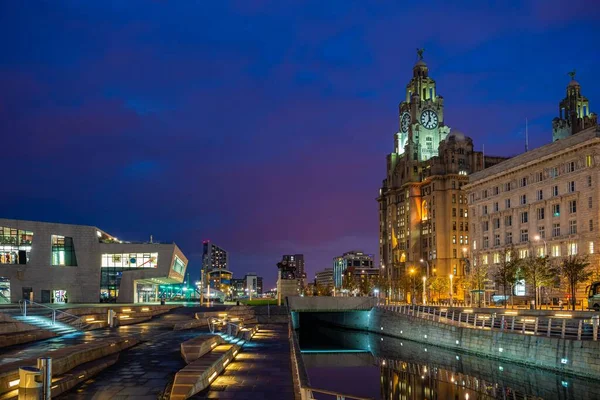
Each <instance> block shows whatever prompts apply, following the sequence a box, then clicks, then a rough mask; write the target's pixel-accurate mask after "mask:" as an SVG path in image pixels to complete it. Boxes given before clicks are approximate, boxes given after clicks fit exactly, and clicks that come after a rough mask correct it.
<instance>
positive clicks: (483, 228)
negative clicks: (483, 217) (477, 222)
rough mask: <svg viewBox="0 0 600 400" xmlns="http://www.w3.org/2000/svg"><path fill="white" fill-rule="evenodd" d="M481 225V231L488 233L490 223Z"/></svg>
mask: <svg viewBox="0 0 600 400" xmlns="http://www.w3.org/2000/svg"><path fill="white" fill-rule="evenodd" d="M481 225H482V230H483V231H484V232H485V231H489V230H490V222H489V221H483V222H482V223H481Z"/></svg>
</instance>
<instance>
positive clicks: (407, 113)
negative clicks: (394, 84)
mask: <svg viewBox="0 0 600 400" xmlns="http://www.w3.org/2000/svg"><path fill="white" fill-rule="evenodd" d="M424 51H425V49H417V58H418V59H417V62H416V63H415V65H414V66H413V76H412V79H411V80H410V81H409V82H408V84H407V85H406V97H405V100H404V101H402V102H401V103H400V105H399V107H398V109H399V118H400V130H399V132H398V133H396V135H395V136H396V137H395V141H396V152H397V153H398V154H403V153H404V152H405V151H406V150H405V147H406V146H407V145H410V146H409V147H411V151H410V153H409V155H410V156H411V157H413V158H415V159H416V160H418V161H424V160H428V159H429V158H431V157H433V156H436V155H437V154H438V148H439V144H440V142H441V141H442V140H444V139H445V138H446V136H448V134H449V133H450V128H449V127H447V126H446V125H445V124H444V99H443V98H442V96H438V94H437V92H436V85H435V81H434V80H433V79H432V78H430V77H429V68H428V67H427V64H426V63H425V61H423V53H424Z"/></svg>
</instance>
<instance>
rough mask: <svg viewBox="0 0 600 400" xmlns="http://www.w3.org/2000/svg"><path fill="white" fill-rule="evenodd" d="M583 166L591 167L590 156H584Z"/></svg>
mask: <svg viewBox="0 0 600 400" xmlns="http://www.w3.org/2000/svg"><path fill="white" fill-rule="evenodd" d="M585 166H586V167H591V166H592V156H591V155H587V156H585Z"/></svg>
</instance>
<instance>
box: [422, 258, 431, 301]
mask: <svg viewBox="0 0 600 400" xmlns="http://www.w3.org/2000/svg"><path fill="white" fill-rule="evenodd" d="M420 261H421V262H422V263H425V265H426V266H427V275H425V276H424V277H423V304H426V303H427V299H428V298H429V296H428V295H429V290H428V288H427V287H426V286H425V283H426V280H427V279H429V261H427V260H423V259H422V258H421V260H420Z"/></svg>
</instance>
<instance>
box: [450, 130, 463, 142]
mask: <svg viewBox="0 0 600 400" xmlns="http://www.w3.org/2000/svg"><path fill="white" fill-rule="evenodd" d="M465 138H466V136H465V134H464V133H462V132H460V131H456V130H453V131H452V132H451V133H450V135H448V139H454V140H456V141H463V140H465Z"/></svg>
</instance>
